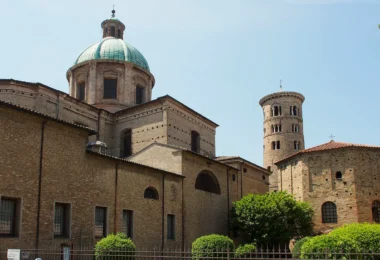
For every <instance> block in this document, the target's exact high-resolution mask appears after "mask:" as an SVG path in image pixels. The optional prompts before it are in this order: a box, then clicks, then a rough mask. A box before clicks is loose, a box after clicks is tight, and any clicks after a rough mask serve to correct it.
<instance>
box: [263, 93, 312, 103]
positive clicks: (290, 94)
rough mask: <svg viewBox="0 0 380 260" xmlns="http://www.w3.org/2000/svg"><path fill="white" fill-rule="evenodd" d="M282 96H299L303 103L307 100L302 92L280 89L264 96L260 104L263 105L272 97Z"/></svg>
mask: <svg viewBox="0 0 380 260" xmlns="http://www.w3.org/2000/svg"><path fill="white" fill-rule="evenodd" d="M281 97H294V98H298V99H299V100H300V101H301V103H303V102H304V101H305V97H304V95H302V94H301V93H298V92H294V91H280V92H275V93H272V94H269V95H266V96H264V97H263V98H261V99H260V101H259V104H260V106H263V105H264V104H265V103H266V102H267V101H269V100H271V99H277V98H281Z"/></svg>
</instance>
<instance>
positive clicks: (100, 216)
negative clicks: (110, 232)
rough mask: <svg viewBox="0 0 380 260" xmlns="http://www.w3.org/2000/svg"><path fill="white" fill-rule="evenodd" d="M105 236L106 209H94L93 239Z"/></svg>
mask: <svg viewBox="0 0 380 260" xmlns="http://www.w3.org/2000/svg"><path fill="white" fill-rule="evenodd" d="M106 235H107V208H104V207H96V208H95V237H105V236H106Z"/></svg>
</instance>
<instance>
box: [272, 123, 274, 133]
mask: <svg viewBox="0 0 380 260" xmlns="http://www.w3.org/2000/svg"><path fill="white" fill-rule="evenodd" d="M271 128H272V133H274V125H271Z"/></svg>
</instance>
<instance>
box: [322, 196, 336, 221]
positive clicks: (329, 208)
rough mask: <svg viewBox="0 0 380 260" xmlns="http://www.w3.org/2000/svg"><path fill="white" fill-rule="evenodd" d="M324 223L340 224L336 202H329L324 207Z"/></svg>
mask: <svg viewBox="0 0 380 260" xmlns="http://www.w3.org/2000/svg"><path fill="white" fill-rule="evenodd" d="M322 223H338V215H337V212H336V205H335V203H334V202H331V201H328V202H325V203H323V205H322Z"/></svg>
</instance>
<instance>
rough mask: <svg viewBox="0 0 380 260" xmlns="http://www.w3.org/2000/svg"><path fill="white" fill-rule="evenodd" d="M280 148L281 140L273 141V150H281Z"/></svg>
mask: <svg viewBox="0 0 380 260" xmlns="http://www.w3.org/2000/svg"><path fill="white" fill-rule="evenodd" d="M279 149H280V141H273V142H272V150H279Z"/></svg>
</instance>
